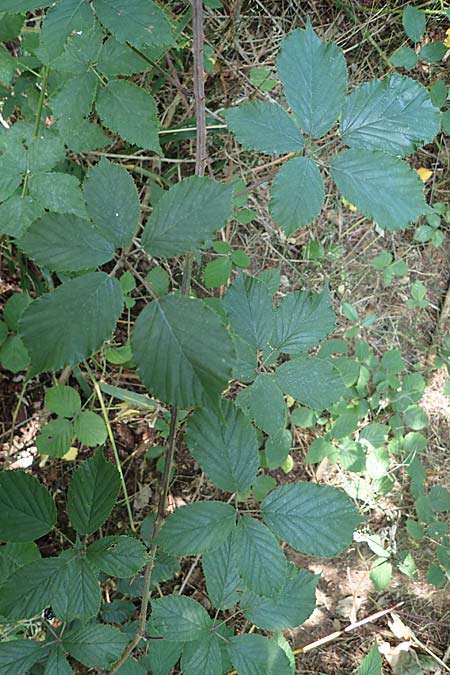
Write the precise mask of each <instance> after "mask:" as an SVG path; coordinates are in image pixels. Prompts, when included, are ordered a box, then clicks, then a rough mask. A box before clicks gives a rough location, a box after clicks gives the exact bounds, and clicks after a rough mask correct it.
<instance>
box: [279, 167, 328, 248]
mask: <svg viewBox="0 0 450 675" xmlns="http://www.w3.org/2000/svg"><path fill="white" fill-rule="evenodd" d="M324 197H325V190H324V186H323V180H322V176H321V175H320V171H319V169H318V168H317V165H316V163H315V162H314V161H313V160H312V159H309V158H308V157H294V158H293V159H290V160H289V161H288V162H286V164H284V166H283V167H282V168H281V169H280V171H279V172H278V173H277V175H276V176H275V180H274V181H273V186H272V192H271V198H270V211H271V213H272V217H273V219H274V221H275V222H276V223H278V225H280V226H281V227H282V228H283V230H284V231H285V233H286V234H287V235H288V236H289V235H291V234H292V233H293V232H295V231H296V230H298V228H299V227H303V226H304V225H308V224H309V223H311V222H312V221H313V220H314V218H316V217H317V216H318V215H319V213H320V211H321V209H322V204H323V200H324Z"/></svg>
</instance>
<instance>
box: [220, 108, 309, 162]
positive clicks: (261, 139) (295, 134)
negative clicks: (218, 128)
mask: <svg viewBox="0 0 450 675" xmlns="http://www.w3.org/2000/svg"><path fill="white" fill-rule="evenodd" d="M225 119H226V121H227V125H228V128H229V129H230V130H231V131H232V132H233V134H234V135H235V136H236V139H237V141H238V142H239V143H240V144H241V145H242V146H243V147H244V148H245V149H247V150H257V151H258V152H268V153H270V154H283V153H285V152H295V151H297V150H301V149H302V148H303V145H304V143H303V137H302V135H301V132H300V129H299V128H298V127H297V125H296V124H295V122H294V120H293V119H292V117H291V116H290V115H288V113H287V112H286V111H285V110H284V108H282V107H281V105H278V103H270V102H269V101H250V102H247V103H241V105H238V106H236V107H235V108H230V109H229V110H227V111H226V112H225Z"/></svg>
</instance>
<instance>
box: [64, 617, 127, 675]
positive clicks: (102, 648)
mask: <svg viewBox="0 0 450 675" xmlns="http://www.w3.org/2000/svg"><path fill="white" fill-rule="evenodd" d="M128 640H129V639H128V636H127V635H125V634H124V633H121V632H120V630H118V629H117V628H113V627H112V626H105V625H102V624H97V623H95V624H92V623H89V624H86V625H80V624H75V625H74V627H72V628H69V629H68V630H67V631H66V632H65V633H64V636H63V647H64V649H65V650H66V651H67V652H68V653H69V654H70V656H73V658H74V659H76V660H77V661H79V662H80V663H82V664H83V665H85V666H87V667H88V668H106V669H109V668H111V666H112V665H113V664H114V663H115V662H116V661H117V660H118V659H119V658H120V657H121V655H122V652H123V650H124V649H125V646H126V645H127V643H128Z"/></svg>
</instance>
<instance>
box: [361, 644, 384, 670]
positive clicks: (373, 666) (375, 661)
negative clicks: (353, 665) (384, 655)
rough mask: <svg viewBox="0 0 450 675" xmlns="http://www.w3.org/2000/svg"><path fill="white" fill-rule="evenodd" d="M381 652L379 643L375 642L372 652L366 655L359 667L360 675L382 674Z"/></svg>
mask: <svg viewBox="0 0 450 675" xmlns="http://www.w3.org/2000/svg"><path fill="white" fill-rule="evenodd" d="M381 666H382V663H381V654H380V652H379V651H378V645H377V643H376V642H374V643H373V647H372V649H371V650H370V652H369V653H368V654H367V656H365V657H364V658H363V660H362V662H361V665H360V666H359V668H358V675H381Z"/></svg>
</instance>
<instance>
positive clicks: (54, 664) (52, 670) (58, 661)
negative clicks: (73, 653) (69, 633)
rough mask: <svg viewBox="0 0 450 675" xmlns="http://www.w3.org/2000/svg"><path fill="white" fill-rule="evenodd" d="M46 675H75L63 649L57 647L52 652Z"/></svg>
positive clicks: (46, 666) (46, 667)
mask: <svg viewBox="0 0 450 675" xmlns="http://www.w3.org/2000/svg"><path fill="white" fill-rule="evenodd" d="M44 675H73V670H72V668H71V667H70V665H69V662H68V660H67V659H66V655H65V654H64V649H63V648H62V647H58V646H56V647H53V649H52V650H51V652H50V654H49V655H48V661H47V663H46V665H45V671H44Z"/></svg>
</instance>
